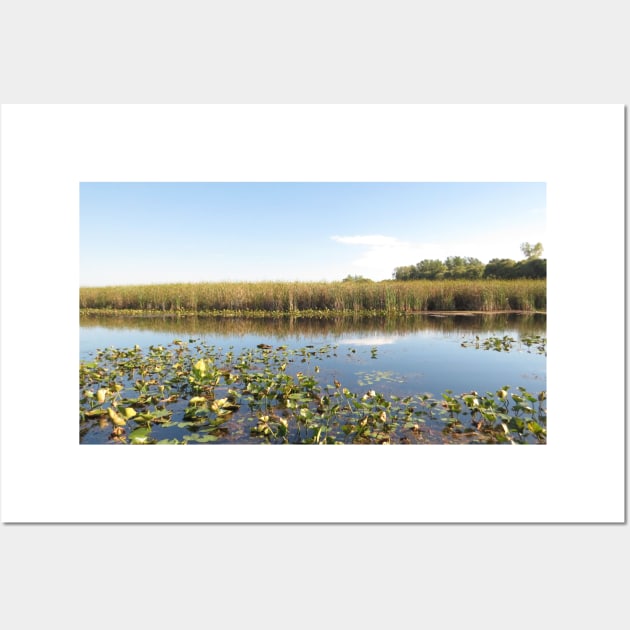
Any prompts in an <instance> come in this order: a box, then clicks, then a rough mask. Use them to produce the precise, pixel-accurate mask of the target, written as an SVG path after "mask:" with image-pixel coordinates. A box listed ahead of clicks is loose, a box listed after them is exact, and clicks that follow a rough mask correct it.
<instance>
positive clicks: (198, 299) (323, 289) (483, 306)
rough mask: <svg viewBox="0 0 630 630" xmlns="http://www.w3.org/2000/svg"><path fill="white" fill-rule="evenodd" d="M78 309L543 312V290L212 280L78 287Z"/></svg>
mask: <svg viewBox="0 0 630 630" xmlns="http://www.w3.org/2000/svg"><path fill="white" fill-rule="evenodd" d="M80 305H81V308H95V309H124V310H127V309H129V310H142V311H158V312H164V313H165V312H181V311H189V312H216V311H229V312H233V313H243V312H244V311H245V312H246V311H267V312H274V313H300V312H305V311H338V312H354V313H367V312H376V313H413V312H422V311H510V310H512V311H537V310H545V309H546V306H547V291H546V281H545V280H444V281H436V280H415V281H411V282H400V281H385V282H373V283H368V282H366V283H353V282H229V283H228V282H216V283H199V284H161V285H157V284H156V285H143V286H121V287H91V288H82V289H81V290H80Z"/></svg>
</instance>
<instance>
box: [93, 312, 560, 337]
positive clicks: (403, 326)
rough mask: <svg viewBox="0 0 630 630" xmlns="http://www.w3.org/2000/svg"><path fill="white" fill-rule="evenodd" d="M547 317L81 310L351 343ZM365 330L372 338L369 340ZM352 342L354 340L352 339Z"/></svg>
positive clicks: (533, 328)
mask: <svg viewBox="0 0 630 630" xmlns="http://www.w3.org/2000/svg"><path fill="white" fill-rule="evenodd" d="M546 321H547V317H546V315H543V314H538V313H528V314H515V313H500V314H487V315H486V314H466V315H447V316H444V315H426V314H422V315H406V316H399V317H325V318H324V317H322V318H305V317H304V318H291V317H282V318H271V317H270V318H266V317H263V318H246V317H242V318H240V317H239V318H236V317H159V316H157V317H127V316H104V315H82V316H81V326H82V327H83V328H94V327H103V328H110V329H132V330H144V331H153V332H160V333H168V334H172V335H175V336H177V335H191V336H194V335H218V336H230V337H241V336H245V335H272V336H274V337H277V338H279V339H283V338H295V339H301V338H305V337H319V336H327V337H332V338H341V337H348V338H349V339H352V335H356V336H357V337H358V338H359V340H357V339H352V343H355V344H357V345H359V344H360V343H363V344H366V343H372V344H373V345H378V344H379V343H380V344H387V343H394V342H395V340H396V338H397V337H399V336H400V335H405V334H410V333H416V332H420V331H434V332H440V333H442V334H449V333H451V334H457V335H460V334H467V333H473V334H474V333H479V332H488V333H491V332H500V331H503V330H514V331H516V332H518V333H520V334H522V335H533V334H538V335H540V334H544V333H545V330H546ZM366 334H373V335H374V338H373V339H370V340H367V339H366ZM348 343H350V341H349V342H348Z"/></svg>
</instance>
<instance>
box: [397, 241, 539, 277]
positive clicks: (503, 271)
mask: <svg viewBox="0 0 630 630" xmlns="http://www.w3.org/2000/svg"><path fill="white" fill-rule="evenodd" d="M521 252H523V255H524V256H525V258H524V259H523V260H519V261H518V262H517V261H515V260H512V259H511V258H493V259H492V260H490V262H488V264H487V265H484V264H483V263H482V262H481V261H480V260H479V259H478V258H472V257H470V256H449V257H448V258H447V259H446V260H445V261H441V260H437V259H433V260H429V259H426V260H421V261H420V262H419V263H417V264H415V265H407V266H404V267H396V269H394V273H393V277H394V279H395V280H448V279H453V280H460V279H471V280H472V279H479V278H492V279H515V278H546V277H547V259H546V258H541V255H542V252H543V246H542V244H541V243H536V244H534V245H531V244H530V243H522V244H521Z"/></svg>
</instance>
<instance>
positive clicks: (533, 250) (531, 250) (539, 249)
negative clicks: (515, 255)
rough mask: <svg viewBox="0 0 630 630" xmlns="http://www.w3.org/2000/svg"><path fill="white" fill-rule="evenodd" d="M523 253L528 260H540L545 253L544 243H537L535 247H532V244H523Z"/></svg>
mask: <svg viewBox="0 0 630 630" xmlns="http://www.w3.org/2000/svg"><path fill="white" fill-rule="evenodd" d="M521 251H522V252H523V256H525V258H527V260H531V259H532V258H540V257H541V256H542V253H543V246H542V243H536V244H535V245H531V244H530V243H521Z"/></svg>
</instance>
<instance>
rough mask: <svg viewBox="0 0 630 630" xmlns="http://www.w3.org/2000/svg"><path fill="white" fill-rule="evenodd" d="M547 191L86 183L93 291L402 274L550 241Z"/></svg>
mask: <svg viewBox="0 0 630 630" xmlns="http://www.w3.org/2000/svg"><path fill="white" fill-rule="evenodd" d="M545 195H546V191H545V184H544V183H363V182H359V183H82V184H81V200H80V252H81V260H80V271H81V273H80V278H81V280H80V281H81V286H106V285H119V284H144V283H161V282H214V281H225V280H235V281H236V280H238V281H243V280H245V281H246V280H251V281H260V280H341V279H342V278H344V277H345V276H347V275H348V274H352V275H362V276H365V277H368V278H372V279H374V280H383V279H386V278H391V276H392V272H393V271H394V268H395V267H398V266H401V265H409V264H415V263H417V262H419V261H420V260H423V259H425V258H439V259H441V260H444V259H445V258H446V257H447V256H474V257H476V258H479V259H480V260H482V261H483V262H488V260H490V259H491V258H513V259H515V260H519V259H521V258H522V254H521V252H520V244H521V243H522V242H524V241H527V242H530V243H536V242H542V243H543V245H545V214H546V212H545V208H546V199H545Z"/></svg>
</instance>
